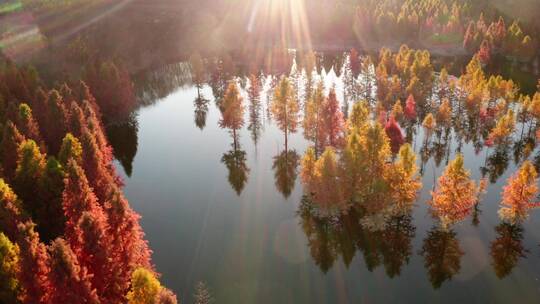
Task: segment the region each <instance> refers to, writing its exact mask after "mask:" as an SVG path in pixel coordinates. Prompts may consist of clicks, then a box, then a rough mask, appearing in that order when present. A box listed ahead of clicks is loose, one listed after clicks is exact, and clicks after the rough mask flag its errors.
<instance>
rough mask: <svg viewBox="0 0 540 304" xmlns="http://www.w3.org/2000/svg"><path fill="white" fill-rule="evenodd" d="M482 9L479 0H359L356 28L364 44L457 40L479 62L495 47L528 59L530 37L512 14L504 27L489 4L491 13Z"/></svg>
mask: <svg viewBox="0 0 540 304" xmlns="http://www.w3.org/2000/svg"><path fill="white" fill-rule="evenodd" d="M484 9H485V7H482V4H478V5H477V4H476V2H474V3H471V2H466V1H443V0H425V1H364V2H363V3H361V4H359V5H358V8H357V16H356V20H355V30H356V33H357V36H358V37H359V38H360V39H361V40H362V39H365V41H363V40H362V42H363V43H365V44H367V45H369V41H371V40H373V39H375V40H380V41H383V42H393V41H398V42H402V43H403V42H410V41H418V40H425V41H427V42H428V43H434V44H442V45H447V44H450V45H459V44H460V43H462V44H463V47H464V49H465V50H466V51H467V52H469V53H471V54H474V53H476V52H478V53H479V55H480V57H481V58H482V61H483V62H484V63H488V62H490V60H491V57H492V56H494V55H495V54H498V53H502V54H503V55H506V56H512V57H516V58H520V59H523V60H529V59H531V58H532V57H533V56H534V49H535V42H534V41H533V40H532V38H531V36H529V35H526V34H524V32H523V30H522V29H521V27H520V25H519V24H518V22H517V20H511V21H512V23H511V26H510V27H508V28H507V27H506V25H505V20H504V18H503V17H502V16H501V15H500V13H499V12H497V11H496V10H492V11H489V10H488V13H489V15H490V16H493V17H489V18H487V17H486V15H484V12H483V10H484ZM478 11H480V13H478ZM507 21H508V20H507ZM366 37H368V38H366Z"/></svg>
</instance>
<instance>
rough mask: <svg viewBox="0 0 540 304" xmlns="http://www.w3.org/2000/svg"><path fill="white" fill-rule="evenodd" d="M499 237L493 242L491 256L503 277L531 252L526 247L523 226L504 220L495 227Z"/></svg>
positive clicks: (494, 266) (494, 267)
mask: <svg viewBox="0 0 540 304" xmlns="http://www.w3.org/2000/svg"><path fill="white" fill-rule="evenodd" d="M495 231H496V232H497V238H496V239H495V240H493V242H492V243H491V258H492V265H493V270H494V271H495V274H496V275H497V277H498V278H499V279H502V278H504V277H506V276H507V275H509V274H510V273H511V272H512V269H514V267H515V266H516V265H517V263H518V262H519V260H520V259H521V258H525V257H526V256H527V253H528V252H529V251H528V250H527V249H525V248H524V246H523V244H522V241H523V228H522V227H521V226H520V225H512V224H508V223H505V222H502V223H501V224H499V225H498V226H497V227H495Z"/></svg>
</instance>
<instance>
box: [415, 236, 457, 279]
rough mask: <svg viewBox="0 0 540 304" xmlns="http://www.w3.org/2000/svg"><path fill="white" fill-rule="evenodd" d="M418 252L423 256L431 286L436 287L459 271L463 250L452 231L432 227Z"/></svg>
mask: <svg viewBox="0 0 540 304" xmlns="http://www.w3.org/2000/svg"><path fill="white" fill-rule="evenodd" d="M419 254H420V255H421V256H423V257H424V266H425V267H426V269H427V271H428V275H429V280H430V281H431V284H432V285H433V288H435V289H437V288H439V287H441V285H442V283H444V281H447V280H451V279H452V277H453V276H454V275H456V274H457V273H458V272H459V270H460V268H461V257H462V256H463V254H464V252H463V251H462V250H461V247H460V245H459V241H458V239H457V238H456V233H455V232H454V231H452V230H443V229H440V228H439V227H433V228H432V229H431V230H430V231H429V232H428V235H427V237H426V238H425V239H424V244H423V246H422V249H421V250H420V252H419Z"/></svg>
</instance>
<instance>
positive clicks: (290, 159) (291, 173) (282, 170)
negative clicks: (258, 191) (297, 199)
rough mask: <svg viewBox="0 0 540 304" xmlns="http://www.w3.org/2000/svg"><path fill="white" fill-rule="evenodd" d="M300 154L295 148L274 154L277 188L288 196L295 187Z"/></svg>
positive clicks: (273, 167) (273, 166)
mask: <svg viewBox="0 0 540 304" xmlns="http://www.w3.org/2000/svg"><path fill="white" fill-rule="evenodd" d="M299 160H300V156H299V155H298V154H297V153H296V151H294V150H289V151H285V150H284V151H282V152H281V153H280V154H279V155H277V156H274V164H273V165H272V169H273V170H274V180H275V185H276V189H277V190H278V191H279V192H280V193H281V194H283V196H285V198H288V197H289V196H290V195H291V192H292V191H293V189H294V184H295V182H296V177H297V176H298V164H299Z"/></svg>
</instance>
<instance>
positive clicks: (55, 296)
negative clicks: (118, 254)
mask: <svg viewBox="0 0 540 304" xmlns="http://www.w3.org/2000/svg"><path fill="white" fill-rule="evenodd" d="M49 278H50V282H51V287H52V288H51V297H50V303H88V304H92V303H94V304H98V303H100V301H99V299H98V296H97V293H96V290H95V289H93V288H92V286H91V284H90V276H89V275H88V274H87V272H86V268H84V267H81V266H80V265H79V263H78V261H77V258H76V257H75V254H74V253H73V251H72V250H71V248H70V247H69V245H68V244H67V243H66V241H64V240H63V239H60V238H59V239H56V240H55V241H54V242H52V244H51V247H50V273H49Z"/></svg>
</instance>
